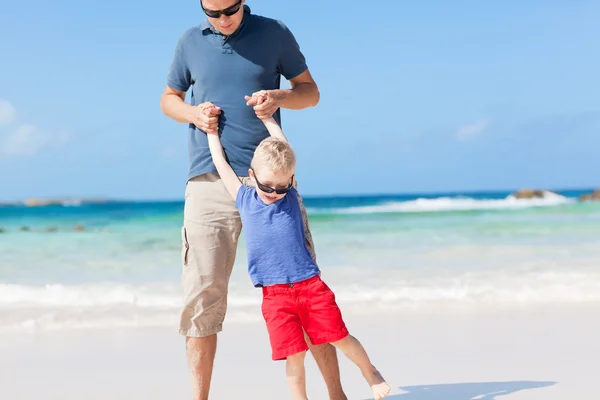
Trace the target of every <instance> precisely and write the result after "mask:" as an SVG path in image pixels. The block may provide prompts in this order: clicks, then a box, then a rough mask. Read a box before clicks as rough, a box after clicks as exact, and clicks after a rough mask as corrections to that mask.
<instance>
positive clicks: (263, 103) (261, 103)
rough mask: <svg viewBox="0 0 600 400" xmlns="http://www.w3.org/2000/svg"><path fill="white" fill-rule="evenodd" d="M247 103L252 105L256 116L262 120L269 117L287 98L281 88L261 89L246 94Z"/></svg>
mask: <svg viewBox="0 0 600 400" xmlns="http://www.w3.org/2000/svg"><path fill="white" fill-rule="evenodd" d="M244 99H246V105H247V106H252V107H253V108H254V112H255V113H256V116H257V117H258V118H260V119H262V120H266V119H269V118H271V117H272V116H273V114H274V113H275V111H277V109H278V108H279V107H281V104H282V103H283V101H284V100H285V94H284V92H282V91H280V90H260V91H258V92H254V93H252V96H245V97H244Z"/></svg>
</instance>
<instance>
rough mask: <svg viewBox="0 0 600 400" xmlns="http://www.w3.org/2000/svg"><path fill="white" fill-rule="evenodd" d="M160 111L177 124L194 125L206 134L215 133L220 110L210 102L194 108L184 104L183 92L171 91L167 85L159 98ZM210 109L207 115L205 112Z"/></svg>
mask: <svg viewBox="0 0 600 400" xmlns="http://www.w3.org/2000/svg"><path fill="white" fill-rule="evenodd" d="M160 109H161V110H162V112H163V113H164V114H165V115H166V116H167V117H170V118H173V119H174V120H175V121H177V122H185V123H188V124H194V125H196V126H197V127H198V128H199V129H201V130H203V131H204V132H207V133H217V131H218V127H219V125H218V124H219V117H218V115H219V114H220V113H221V109H220V108H219V107H216V106H214V105H213V104H212V103H210V102H206V103H202V104H200V105H198V106H196V107H194V106H192V105H190V104H187V103H186V102H185V92H183V91H181V90H177V89H173V88H172V87H169V86H168V85H167V86H166V87H165V90H164V91H163V93H162V95H161V96H160ZM207 109H210V110H211V113H210V114H209V115H207V113H206V112H204V111H205V110H207Z"/></svg>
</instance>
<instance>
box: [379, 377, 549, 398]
mask: <svg viewBox="0 0 600 400" xmlns="http://www.w3.org/2000/svg"><path fill="white" fill-rule="evenodd" d="M555 383H556V382H534V381H514V382H473V383H448V384H439V385H419V386H401V387H400V389H402V390H403V391H405V392H408V393H402V394H394V395H391V396H388V397H386V400H388V399H389V400H495V399H496V398H497V396H505V395H507V394H511V393H515V392H518V391H520V390H527V389H538V388H543V387H547V386H552V385H554V384H555Z"/></svg>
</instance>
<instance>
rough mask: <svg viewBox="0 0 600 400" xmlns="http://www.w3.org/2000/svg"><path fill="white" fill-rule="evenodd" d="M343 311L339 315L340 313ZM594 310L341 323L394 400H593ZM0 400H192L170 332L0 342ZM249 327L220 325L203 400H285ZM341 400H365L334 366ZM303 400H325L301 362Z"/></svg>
mask: <svg viewBox="0 0 600 400" xmlns="http://www.w3.org/2000/svg"><path fill="white" fill-rule="evenodd" d="M342 306H343V305H342ZM599 316H600V305H597V304H592V305H589V306H581V305H578V306H573V307H569V306H565V305H560V306H558V305H557V306H554V305H549V304H546V305H543V306H539V307H535V308H534V307H531V306H529V307H527V308H516V307H512V308H507V309H494V310H491V309H485V310H484V309H468V308H465V307H463V308H461V309H451V308H446V309H441V308H438V309H435V310H434V309H414V310H410V311H406V310H405V311H402V312H394V313H390V314H384V313H378V314H372V315H360V314H350V315H346V320H347V323H348V325H349V328H350V330H351V331H352V333H353V334H354V335H355V336H356V337H358V338H359V339H360V340H361V341H362V342H363V344H364V345H365V347H366V348H367V351H368V352H369V354H370V355H371V357H372V360H373V362H374V364H375V365H376V366H377V367H378V368H379V369H380V370H381V371H382V373H383V374H384V376H385V377H386V379H387V381H388V383H390V385H391V386H392V388H393V391H392V394H391V395H390V396H389V397H388V398H389V399H394V400H472V399H485V400H491V399H500V398H501V399H511V400H519V399H523V400H538V399H544V400H558V399H560V400H563V399H576V400H586V399H590V400H594V399H598V398H600V394H598V388H597V385H596V384H595V383H594V382H595V381H596V379H597V377H598V371H600V342H599V341H598V338H599V337H600V318H599ZM0 353H1V354H2V357H0V368H1V369H2V373H1V375H0V376H1V378H0V379H1V384H0V398H1V399H7V400H21V399H23V400H25V399H27V400H29V399H38V398H43V399H56V400H59V399H60V400H71V399H73V400H75V399H86V400H95V399H103V400H104V399H147V400H159V399H160V400H162V399H190V398H191V395H190V393H191V392H190V390H189V381H188V376H187V371H186V361H185V353H184V347H183V339H182V338H181V337H180V336H178V335H177V334H176V333H175V331H174V329H170V328H166V327H156V328H122V329H105V330H103V329H93V330H86V329H78V330H55V331H46V332H37V333H34V332H29V333H19V334H16V333H10V334H9V333H6V334H2V335H1V336H0ZM269 354H270V353H269V345H268V340H267V336H266V331H265V328H264V326H263V324H262V323H259V322H230V323H227V322H226V327H225V331H224V332H223V333H222V334H221V335H220V337H219V349H218V352H217V359H216V362H215V364H216V367H215V373H214V377H213V384H212V391H211V398H213V399H228V400H238V399H240V400H241V399H245V400H246V399H248V400H252V399H257V400H258V399H260V400H281V399H288V398H290V395H289V392H288V389H287V386H286V383H285V379H284V364H283V363H281V362H278V363H276V362H273V361H271V360H270V358H269ZM340 364H341V370H342V379H343V385H344V388H345V389H346V392H347V394H348V397H349V399H352V400H354V399H369V398H371V396H370V390H369V388H368V387H367V385H366V384H365V383H364V381H363V380H362V377H361V376H360V373H359V371H358V370H357V369H356V368H355V367H354V365H352V364H350V362H349V361H348V360H346V359H345V358H344V357H343V356H342V355H341V354H340ZM307 374H308V387H309V397H310V398H311V399H317V400H320V399H327V394H326V390H325V386H324V384H323V382H322V380H321V378H320V375H319V373H318V370H317V367H316V365H315V363H314V361H313V360H312V359H311V358H310V357H309V358H307Z"/></svg>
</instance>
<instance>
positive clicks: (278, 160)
mask: <svg viewBox="0 0 600 400" xmlns="http://www.w3.org/2000/svg"><path fill="white" fill-rule="evenodd" d="M250 165H251V166H252V168H258V167H259V166H265V167H267V168H269V169H270V170H271V171H275V172H279V171H286V172H287V171H292V170H294V168H296V154H295V153H294V149H292V146H290V144H289V143H288V142H286V141H285V140H281V139H277V138H274V137H268V138H266V139H264V140H263V141H262V142H260V144H259V145H258V147H257V148H256V150H255V151H254V157H252V163H251V164H250Z"/></svg>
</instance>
